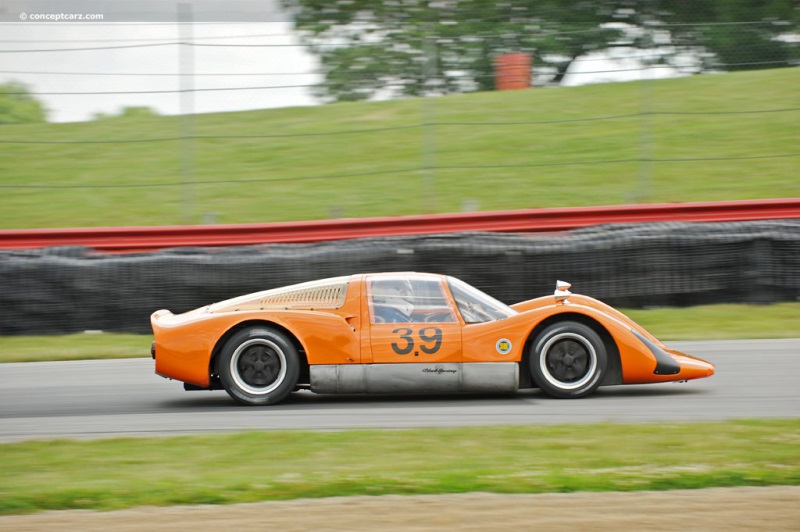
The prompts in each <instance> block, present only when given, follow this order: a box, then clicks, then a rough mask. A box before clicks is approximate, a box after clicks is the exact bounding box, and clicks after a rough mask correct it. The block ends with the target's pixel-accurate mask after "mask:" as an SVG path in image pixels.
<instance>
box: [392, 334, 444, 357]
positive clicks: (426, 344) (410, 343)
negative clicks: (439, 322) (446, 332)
mask: <svg viewBox="0 0 800 532" xmlns="http://www.w3.org/2000/svg"><path fill="white" fill-rule="evenodd" d="M392 333H393V334H399V335H400V336H399V338H398V341H397V342H392V350H393V351H394V352H395V353H397V354H398V355H407V354H409V353H411V352H412V351H414V348H415V347H416V346H417V340H415V339H414V329H412V328H410V327H398V328H397V329H395V330H393V331H392ZM417 336H418V340H419V349H420V351H422V352H423V353H426V354H428V355H432V354H434V353H436V352H437V351H438V350H439V349H440V348H441V347H442V330H441V329H440V328H438V327H425V328H424V329H420V330H419V332H417Z"/></svg>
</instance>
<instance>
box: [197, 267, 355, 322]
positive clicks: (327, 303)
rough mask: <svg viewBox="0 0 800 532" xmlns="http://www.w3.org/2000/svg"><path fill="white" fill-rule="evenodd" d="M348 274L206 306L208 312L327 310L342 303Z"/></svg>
mask: <svg viewBox="0 0 800 532" xmlns="http://www.w3.org/2000/svg"><path fill="white" fill-rule="evenodd" d="M349 282H350V277H349V276H348V277H335V278H332V279H323V280H321V281H311V282H308V283H301V284H295V285H291V286H285V287H282V288H273V289H272V290H264V291H263V292H256V293H254V294H248V295H246V296H241V297H236V298H233V299H228V300H227V301H220V302H219V303H214V304H213V305H211V306H209V307H208V312H212V313H213V312H237V311H249V310H277V309H331V310H335V309H338V308H340V307H341V306H342V305H344V301H345V297H346V296H347V286H348V284H349Z"/></svg>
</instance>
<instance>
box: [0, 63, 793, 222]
mask: <svg viewBox="0 0 800 532" xmlns="http://www.w3.org/2000/svg"><path fill="white" fill-rule="evenodd" d="M231 97H236V96H235V94H232V95H231ZM799 104H800V68H785V69H778V70H762V71H754V72H742V73H728V74H718V75H704V76H695V77H689V78H679V79H668V80H660V81H650V82H646V83H640V82H630V83H615V84H605V85H591V86H584V87H577V88H556V89H537V88H534V89H532V90H526V91H514V92H485V93H472V94H465V95H458V96H448V97H441V98H428V99H405V100H395V101H388V102H368V103H341V104H332V105H326V106H320V107H307V108H286V109H274V110H264V111H250V112H237V113H221V114H209V115H197V116H195V117H194V119H193V122H194V124H193V131H194V136H195V140H194V142H192V143H190V144H191V146H190V150H191V151H192V152H193V153H194V175H193V178H192V179H193V181H194V183H193V184H191V185H190V184H187V182H186V176H185V175H184V174H183V173H182V160H181V154H182V152H183V150H184V149H185V147H186V146H185V145H184V144H185V142H184V143H182V142H181V140H180V137H181V117H154V118H116V119H109V120H103V121H98V122H87V123H75V124H42V125H21V126H16V125H15V126H2V127H0V187H2V189H0V192H2V194H0V228H5V229H8V228H25V227H77V226H107V225H165V224H179V223H199V222H200V221H201V220H202V219H203V215H204V213H213V215H214V217H213V218H214V219H215V220H216V222H218V223H239V222H271V221H285V220H301V219H319V218H327V217H330V216H332V215H335V216H344V217H362V216H377V215H401V214H417V213H423V212H454V211H460V210H462V208H463V207H464V206H465V205H467V206H471V207H472V208H476V207H477V208H478V209H479V210H494V209H516V208H529V207H552V206H570V205H604V204H620V203H631V202H669V201H700V200H725V199H748V198H770V197H794V196H800V179H799V178H798V173H799V172H798V170H800V157H798V153H800V105H799ZM767 111H768V112H767ZM587 119H591V120H587ZM120 141H125V142H120ZM16 187H30V188H16Z"/></svg>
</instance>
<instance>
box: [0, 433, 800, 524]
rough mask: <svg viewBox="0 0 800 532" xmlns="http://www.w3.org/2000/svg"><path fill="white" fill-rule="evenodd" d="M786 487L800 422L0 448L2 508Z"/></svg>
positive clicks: (799, 476)
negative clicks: (346, 497) (401, 495)
mask: <svg viewBox="0 0 800 532" xmlns="http://www.w3.org/2000/svg"><path fill="white" fill-rule="evenodd" d="M345 449H346V452H343V450H345ZM776 484H784V485H798V484H800V420H775V421H732V422H720V423H703V424H693V423H668V424H660V425H655V424H653V425H622V424H619V425H616V424H595V425H562V426H535V427H480V428H463V429H418V430H395V431H344V432H291V431H286V432H264V433H255V432H253V433H243V434H231V435H206V436H186V437H174V438H150V439H148V438H125V439H115V440H107V441H66V440H56V441H47V442H24V443H13V444H4V445H0V514H14V513H27V512H36V511H42V510H61V509H73V508H86V509H96V510H108V509H115V508H126V507H132V506H142V505H156V506H163V505H175V504H231V503H240V502H255V501H264V500H286V499H296V498H312V497H332V496H349V495H379V494H380V495H383V494H432V493H465V492H475V491H483V492H492V493H548V492H571V491H632V490H666V489H676V488H707V487H720V486H766V485H776Z"/></svg>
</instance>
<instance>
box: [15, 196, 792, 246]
mask: <svg viewBox="0 0 800 532" xmlns="http://www.w3.org/2000/svg"><path fill="white" fill-rule="evenodd" d="M782 218H784V219H789V218H800V198H785V199H770V200H746V201H725V202H701V203H660V204H650V205H611V206H604V207H564V208H550V209H524V210H515V211H489V212H465V213H453V214H432V215H419V216H394V217H381V218H354V219H342V220H313V221H303V222H282V223H266V224H236V225H188V226H167V227H99V228H76V229H21V230H4V231H0V249H32V248H41V247H52V246H86V247H90V248H94V249H96V250H98V251H104V252H111V253H132V252H140V251H152V250H156V249H163V248H170V247H185V246H240V245H253V244H267V243H300V242H320V241H329V240H345V239H350V238H365V237H382V236H401V235H424V234H437V233H458V232H465V231H489V232H500V233H508V232H513V233H536V232H552V231H567V230H570V229H578V228H580V227H588V226H592V225H600V224H610V223H645V222H734V221H748V220H776V219H782Z"/></svg>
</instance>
